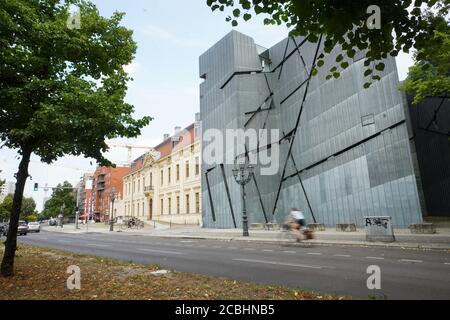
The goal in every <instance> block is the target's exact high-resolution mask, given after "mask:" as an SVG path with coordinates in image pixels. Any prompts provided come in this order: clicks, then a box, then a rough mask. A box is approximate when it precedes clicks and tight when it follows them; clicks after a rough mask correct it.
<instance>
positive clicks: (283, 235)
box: [277, 228, 294, 245]
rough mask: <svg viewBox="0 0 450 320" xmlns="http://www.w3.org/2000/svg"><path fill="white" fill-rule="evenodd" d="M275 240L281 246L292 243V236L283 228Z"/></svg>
mask: <svg viewBox="0 0 450 320" xmlns="http://www.w3.org/2000/svg"><path fill="white" fill-rule="evenodd" d="M277 239H278V241H279V242H280V244H281V245H287V244H290V243H292V242H294V236H293V235H292V233H291V231H290V230H288V229H284V228H283V229H281V230H280V231H279V232H278V237H277Z"/></svg>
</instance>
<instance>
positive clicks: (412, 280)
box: [19, 232, 450, 299]
mask: <svg viewBox="0 0 450 320" xmlns="http://www.w3.org/2000/svg"><path fill="white" fill-rule="evenodd" d="M19 241H20V242H23V243H28V244H32V245H37V246H45V247H52V248H57V249H63V250H66V251H70V252H76V253H84V254H91V255H97V256H105V257H111V258H117V259H123V260H127V261H133V262H138V263H146V264H153V263H157V264H160V265H162V266H164V267H166V268H168V269H174V270H177V271H186V272H193V273H197V274H205V275H212V276H222V277H227V278H232V279H237V280H246V281H251V282H256V283H266V284H278V285H285V286H289V287H293V288H302V289H311V290H314V291H317V292H323V293H337V294H346V295H351V296H353V297H354V298H357V299H368V298H373V297H383V298H387V299H450V253H448V252H442V251H422V250H403V249H393V248H367V247H344V246H311V245H308V244H306V243H305V244H299V245H297V244H294V243H293V244H284V245H282V244H265V243H254V242H243V241H234V242H233V241H215V240H189V239H168V238H155V237H146V236H136V235H123V234H113V235H109V234H98V233H97V234H96V233H90V234H64V233H52V232H42V233H40V234H29V235H28V236H26V237H20V238H19ZM371 265H376V266H379V267H380V270H381V289H380V290H376V289H375V290H369V289H368V288H367V278H368V277H369V276H370V274H368V273H367V268H368V267H369V266H371Z"/></svg>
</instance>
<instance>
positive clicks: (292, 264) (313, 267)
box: [233, 259, 334, 269]
mask: <svg viewBox="0 0 450 320" xmlns="http://www.w3.org/2000/svg"><path fill="white" fill-rule="evenodd" d="M233 261H241V262H250V263H262V264H271V265H277V266H288V267H298V268H311V269H323V268H334V267H326V266H312V265H306V264H295V263H284V262H277V261H267V260H253V259H233Z"/></svg>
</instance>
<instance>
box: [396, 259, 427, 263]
mask: <svg viewBox="0 0 450 320" xmlns="http://www.w3.org/2000/svg"><path fill="white" fill-rule="evenodd" d="M400 261H403V262H413V263H422V262H423V261H422V260H410V259H401V260H400Z"/></svg>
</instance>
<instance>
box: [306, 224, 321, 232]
mask: <svg viewBox="0 0 450 320" xmlns="http://www.w3.org/2000/svg"><path fill="white" fill-rule="evenodd" d="M307 227H308V228H309V229H312V230H314V231H325V225H324V224H323V223H309V224H308V225H307Z"/></svg>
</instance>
